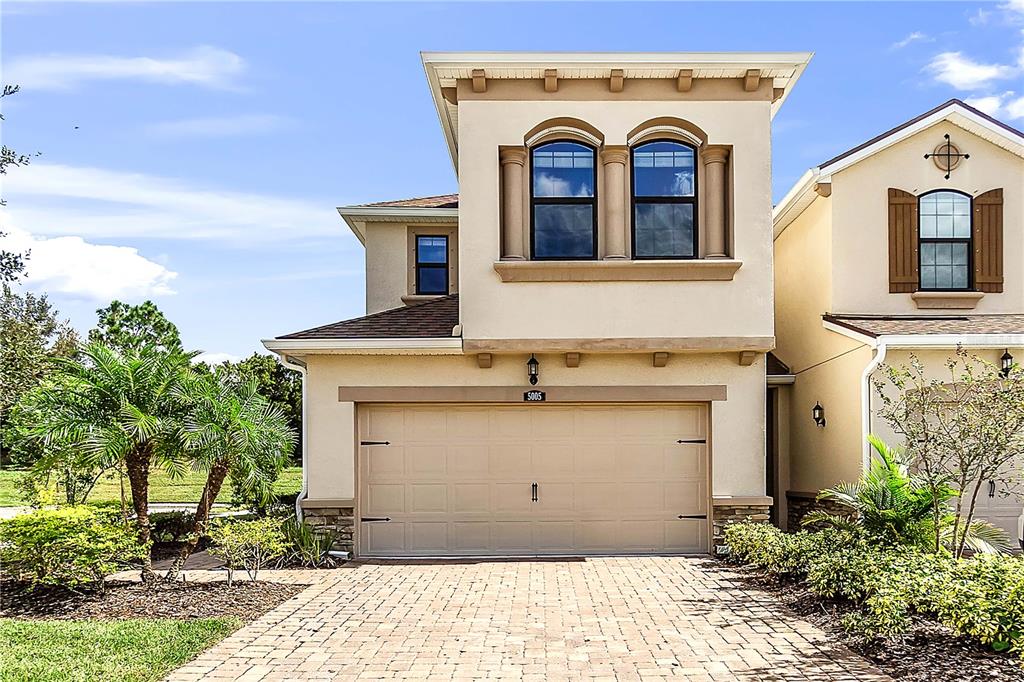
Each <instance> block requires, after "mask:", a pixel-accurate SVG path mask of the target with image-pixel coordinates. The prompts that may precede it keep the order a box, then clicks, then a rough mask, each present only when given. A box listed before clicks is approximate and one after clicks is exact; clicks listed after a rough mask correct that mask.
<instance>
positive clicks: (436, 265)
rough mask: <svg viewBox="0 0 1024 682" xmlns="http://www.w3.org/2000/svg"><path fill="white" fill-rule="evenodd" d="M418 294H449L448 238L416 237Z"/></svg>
mask: <svg viewBox="0 0 1024 682" xmlns="http://www.w3.org/2000/svg"><path fill="white" fill-rule="evenodd" d="M416 293H417V294H422V295H445V294H447V293H448V237H445V236H437V237H434V236H424V235H418V236H417V237H416Z"/></svg>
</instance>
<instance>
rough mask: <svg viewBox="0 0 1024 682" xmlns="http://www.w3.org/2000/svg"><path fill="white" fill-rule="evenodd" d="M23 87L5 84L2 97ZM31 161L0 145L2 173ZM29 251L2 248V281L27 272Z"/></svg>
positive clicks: (1, 202)
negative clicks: (11, 167) (26, 263)
mask: <svg viewBox="0 0 1024 682" xmlns="http://www.w3.org/2000/svg"><path fill="white" fill-rule="evenodd" d="M20 89H21V88H20V87H19V86H17V85H5V86H4V87H3V89H2V90H0V99H3V98H4V97H10V96H11V95H13V94H14V93H16V92H18V91H19V90H20ZM3 120H4V115H3V114H2V113H0V121H3ZM30 161H31V158H30V157H29V156H28V155H27V154H19V153H18V152H16V151H14V150H13V149H11V148H10V147H8V146H7V145H0V175H6V174H7V169H8V168H9V167H10V166H24V165H26V164H28V163H29V162H30ZM6 205H7V202H6V201H5V200H4V199H3V198H0V206H6ZM6 236H7V233H6V232H4V231H3V230H0V239H3V238H4V237H6ZM29 255H30V254H29V252H27V251H26V252H24V253H18V252H16V251H8V250H7V249H0V282H3V283H7V282H14V281H16V280H17V279H19V278H20V277H21V276H22V275H23V274H25V261H27V260H28V257H29Z"/></svg>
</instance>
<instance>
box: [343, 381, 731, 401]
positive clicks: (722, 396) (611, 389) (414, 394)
mask: <svg viewBox="0 0 1024 682" xmlns="http://www.w3.org/2000/svg"><path fill="white" fill-rule="evenodd" d="M530 390H542V391H544V393H545V402H549V403H692V402H708V401H723V400H726V399H727V395H728V390H727V387H726V386H724V385H720V384H711V385H707V386H539V387H531V386H339V387H338V402H352V403H522V402H524V399H523V393H524V392H526V391H530Z"/></svg>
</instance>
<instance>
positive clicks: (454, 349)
mask: <svg viewBox="0 0 1024 682" xmlns="http://www.w3.org/2000/svg"><path fill="white" fill-rule="evenodd" d="M261 343H262V344H263V347H264V348H266V349H267V350H269V351H271V352H272V353H277V354H278V355H281V356H285V355H311V354H334V355H461V354H462V339H461V338H458V337H452V338H385V339H263V341H261Z"/></svg>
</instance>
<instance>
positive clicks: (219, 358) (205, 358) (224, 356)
mask: <svg viewBox="0 0 1024 682" xmlns="http://www.w3.org/2000/svg"><path fill="white" fill-rule="evenodd" d="M241 359H242V358H240V357H238V356H237V355H232V354H231V353H200V354H199V355H197V356H196V357H194V358H193V359H192V362H195V363H199V362H205V363H206V364H208V365H210V366H211V367H213V366H214V365H219V364H221V363H222V362H238V361H239V360H241Z"/></svg>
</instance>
